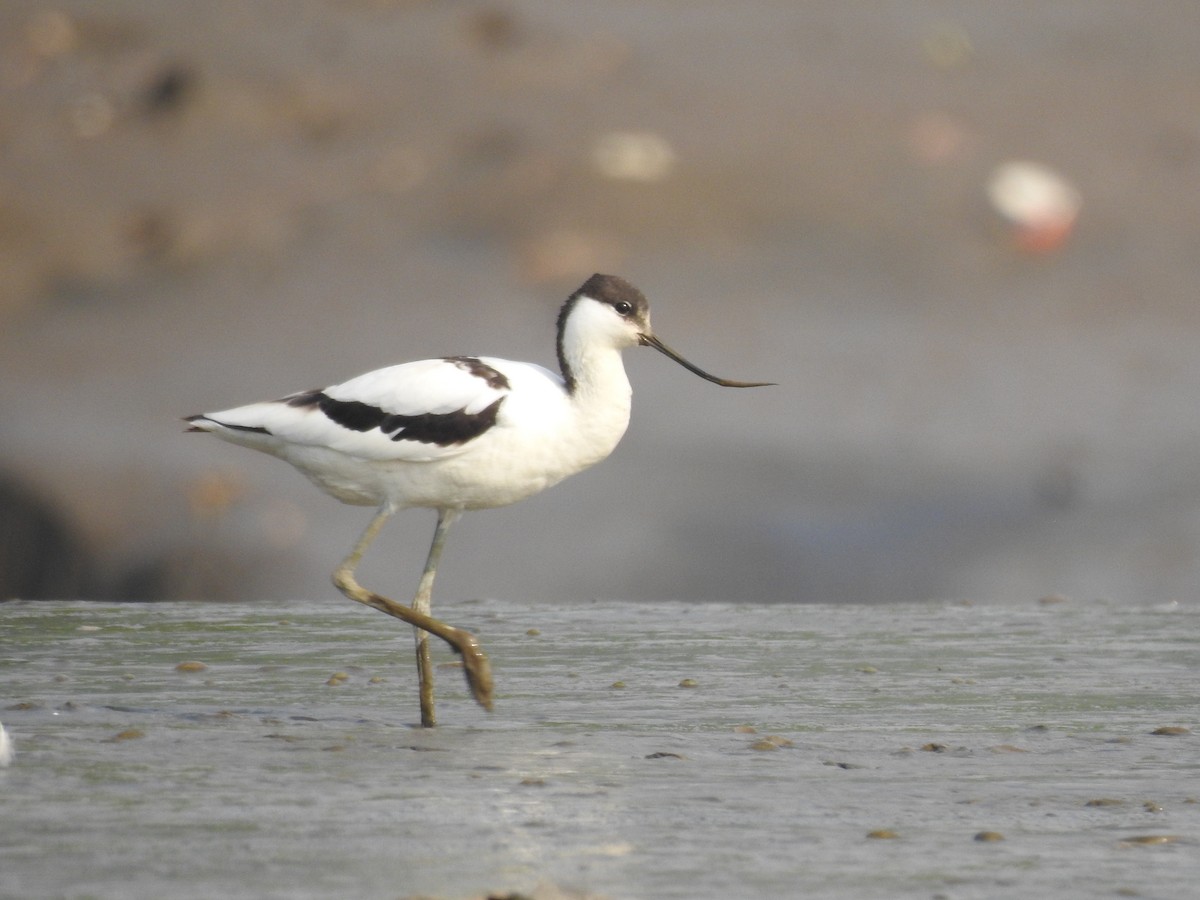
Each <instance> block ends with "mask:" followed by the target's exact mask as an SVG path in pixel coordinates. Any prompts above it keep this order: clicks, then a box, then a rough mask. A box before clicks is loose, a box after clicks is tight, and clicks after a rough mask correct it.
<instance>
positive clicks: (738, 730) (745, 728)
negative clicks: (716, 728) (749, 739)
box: [733, 725, 758, 734]
mask: <svg viewBox="0 0 1200 900" xmlns="http://www.w3.org/2000/svg"><path fill="white" fill-rule="evenodd" d="M733 732H734V734H758V729H757V728H755V727H754V726H753V725H734V726H733Z"/></svg>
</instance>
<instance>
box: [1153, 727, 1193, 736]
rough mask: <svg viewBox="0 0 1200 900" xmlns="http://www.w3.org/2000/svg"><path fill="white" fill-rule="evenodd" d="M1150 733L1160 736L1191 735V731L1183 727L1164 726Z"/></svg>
mask: <svg viewBox="0 0 1200 900" xmlns="http://www.w3.org/2000/svg"><path fill="white" fill-rule="evenodd" d="M1150 733H1151V734H1161V735H1177V734H1191V733H1192V729H1190V728H1187V727H1185V726H1183V725H1164V726H1163V727H1162V728H1155V729H1154V730H1153V731H1152V732H1150Z"/></svg>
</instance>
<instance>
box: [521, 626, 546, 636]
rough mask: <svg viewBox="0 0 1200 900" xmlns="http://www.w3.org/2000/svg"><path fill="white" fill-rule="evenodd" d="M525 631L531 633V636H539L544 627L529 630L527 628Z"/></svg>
mask: <svg viewBox="0 0 1200 900" xmlns="http://www.w3.org/2000/svg"><path fill="white" fill-rule="evenodd" d="M525 633H526V634H527V635H529V636H530V637H537V636H538V635H540V634H541V633H542V629H540V628H530V629H528V630H527V631H526V632H525Z"/></svg>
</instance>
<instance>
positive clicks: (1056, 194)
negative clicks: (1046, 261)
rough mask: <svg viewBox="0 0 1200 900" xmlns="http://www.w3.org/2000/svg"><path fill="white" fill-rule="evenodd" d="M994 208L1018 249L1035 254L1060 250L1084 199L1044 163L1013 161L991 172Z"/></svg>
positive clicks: (990, 182)
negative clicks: (1006, 225) (1008, 229)
mask: <svg viewBox="0 0 1200 900" xmlns="http://www.w3.org/2000/svg"><path fill="white" fill-rule="evenodd" d="M987 194H988V199H989V200H990V201H991V204H992V208H993V209H995V210H996V212H997V213H999V215H1000V216H1001V218H1003V219H1004V221H1005V222H1006V223H1007V224H1008V225H1009V227H1010V228H1011V229H1012V232H1013V237H1014V240H1015V242H1016V245H1017V247H1018V248H1019V249H1021V250H1023V251H1025V252H1027V253H1033V254H1044V253H1052V252H1054V251H1055V250H1058V249H1059V248H1060V247H1062V246H1063V244H1065V243H1066V241H1067V239H1068V238H1069V237H1070V236H1071V232H1072V231H1073V230H1074V228H1075V222H1076V220H1077V219H1078V218H1079V210H1080V208H1081V207H1082V205H1083V197H1082V195H1081V194H1080V193H1079V190H1078V189H1077V188H1076V187H1075V186H1074V185H1072V184H1071V183H1070V182H1069V181H1067V180H1066V178H1064V177H1063V176H1062V175H1060V174H1059V173H1057V172H1055V171H1054V170H1053V169H1051V168H1050V167H1049V166H1046V165H1043V164H1042V163H1036V162H1029V161H1027V160H1011V161H1009V162H1005V163H1001V164H1000V165H998V166H997V167H996V168H995V169H993V170H992V174H991V176H990V177H989V178H988V183H987Z"/></svg>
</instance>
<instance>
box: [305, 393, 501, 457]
mask: <svg viewBox="0 0 1200 900" xmlns="http://www.w3.org/2000/svg"><path fill="white" fill-rule="evenodd" d="M287 402H288V404H289V405H290V406H315V407H317V408H318V409H320V410H321V412H322V413H324V414H325V415H326V417H328V418H329V420H330V421H331V422H336V423H337V424H338V425H341V426H342V427H343V428H348V429H350V430H351V431H359V432H367V431H372V430H374V429H376V428H378V429H379V430H380V431H382V432H383V433H384V434H386V435H388V436H390V437H391V439H392V440H393V441H417V442H418V443H422V444H436V445H437V446H439V447H452V446H454V445H456V444H465V443H466V442H467V441H470V440H474V439H475V438H477V437H479V436H480V435H481V434H483V433H484V432H485V431H487V430H488V429H489V428H491V427H492V426H493V425H495V424H496V415H497V414H498V413H499V412H500V404H501V403H503V402H504V398H503V397H500V398H499V399H497V400H496V401H494V402H493V403H492V404H491V405H490V406H487V407H485V408H484V409H481V410H480V411H479V412H477V413H467V412H465V411H464V410H461V409H457V410H455V411H454V412H449V413H418V414H416V415H411V416H405V415H401V414H399V413H388V412H384V411H383V410H382V409H380V408H379V407H378V406H371V405H370V404H369V403H363V402H361V401H359V400H334V399H333V398H332V397H330V396H329V395H328V394H325V393H322V392H321V391H309V392H307V393H305V394H297V395H296V396H295V397H292V398H290V399H289V400H288V401H287Z"/></svg>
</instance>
